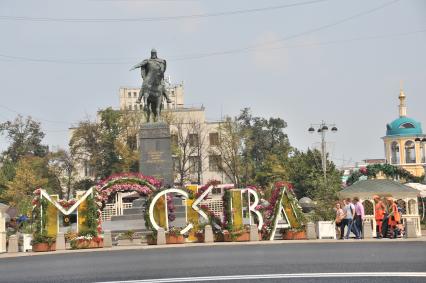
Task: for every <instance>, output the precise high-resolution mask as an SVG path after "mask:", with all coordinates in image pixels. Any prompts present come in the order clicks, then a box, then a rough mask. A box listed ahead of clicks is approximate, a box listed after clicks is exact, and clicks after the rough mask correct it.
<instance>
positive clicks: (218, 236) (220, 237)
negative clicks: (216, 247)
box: [213, 234, 225, 242]
mask: <svg viewBox="0 0 426 283" xmlns="http://www.w3.org/2000/svg"><path fill="white" fill-rule="evenodd" d="M213 239H214V241H215V242H224V241H225V239H224V235H223V234H213Z"/></svg>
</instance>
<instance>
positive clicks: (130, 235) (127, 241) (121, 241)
mask: <svg viewBox="0 0 426 283" xmlns="http://www.w3.org/2000/svg"><path fill="white" fill-rule="evenodd" d="M135 234H136V233H135V231H134V230H127V231H126V232H124V233H123V234H120V236H119V238H118V245H119V246H131V245H133V240H134V239H135Z"/></svg>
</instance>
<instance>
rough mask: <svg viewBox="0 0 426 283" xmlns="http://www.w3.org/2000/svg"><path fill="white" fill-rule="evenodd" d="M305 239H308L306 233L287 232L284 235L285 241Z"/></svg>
mask: <svg viewBox="0 0 426 283" xmlns="http://www.w3.org/2000/svg"><path fill="white" fill-rule="evenodd" d="M305 239H306V232H305V231H292V230H286V231H285V232H284V233H283V240H305Z"/></svg>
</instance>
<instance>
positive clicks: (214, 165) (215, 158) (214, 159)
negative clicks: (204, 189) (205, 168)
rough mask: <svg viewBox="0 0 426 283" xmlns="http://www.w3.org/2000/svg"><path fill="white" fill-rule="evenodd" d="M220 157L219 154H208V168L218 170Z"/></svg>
mask: <svg viewBox="0 0 426 283" xmlns="http://www.w3.org/2000/svg"><path fill="white" fill-rule="evenodd" d="M221 163H222V158H221V156H220V155H210V156H209V170H210V171H216V172H217V171H220V168H221V165H222V164H221Z"/></svg>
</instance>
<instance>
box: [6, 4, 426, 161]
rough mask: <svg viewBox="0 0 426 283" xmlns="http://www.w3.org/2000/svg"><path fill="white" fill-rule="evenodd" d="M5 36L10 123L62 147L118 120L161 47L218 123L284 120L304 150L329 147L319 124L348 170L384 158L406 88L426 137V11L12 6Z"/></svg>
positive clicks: (425, 7) (417, 7)
mask: <svg viewBox="0 0 426 283" xmlns="http://www.w3.org/2000/svg"><path fill="white" fill-rule="evenodd" d="M229 12H233V13H229ZM181 16H184V17H181ZM186 16H191V17H186ZM0 35H1V41H0V42H1V44H0V93H1V100H0V121H5V120H7V119H12V118H14V117H15V116H16V114H17V112H19V113H22V114H23V115H31V116H33V117H34V118H35V119H38V120H39V121H41V122H42V126H43V130H44V131H45V132H46V138H45V143H47V144H49V145H50V146H60V147H63V148H65V147H67V144H68V140H69V136H68V131H67V129H68V127H70V126H71V125H72V124H75V123H76V122H78V121H79V120H81V119H83V118H85V117H87V116H90V117H92V118H93V117H95V114H96V111H97V110H98V109H101V108H105V107H109V106H113V107H115V108H118V106H119V99H118V89H119V87H121V86H140V84H141V81H140V74H139V72H138V71H133V72H129V69H130V67H131V66H132V65H133V64H135V63H137V62H139V61H140V60H142V59H144V58H147V57H148V56H149V53H150V50H151V48H153V47H155V48H156V49H157V50H158V55H159V57H161V58H164V59H166V60H167V61H168V71H167V73H168V75H170V76H171V78H172V80H173V81H174V82H180V81H183V82H184V84H185V102H186V103H187V104H189V105H201V104H203V105H204V106H205V107H206V111H207V117H208V119H210V120H218V119H220V117H221V115H236V114H238V112H239V110H240V109H242V108H244V107H250V108H251V109H252V111H253V113H254V114H255V115H259V116H263V117H270V116H274V117H281V118H282V119H284V120H285V121H286V122H287V123H288V128H287V129H286V132H287V133H288V135H289V138H290V143H291V144H292V145H293V146H295V147H297V148H299V149H302V150H305V149H307V148H308V147H312V146H314V145H315V143H317V142H318V141H319V136H318V135H317V134H314V135H310V134H309V133H308V132H307V129H308V128H309V126H310V124H311V123H319V122H321V120H325V121H326V122H328V123H335V124H336V125H337V127H338V128H339V131H338V132H337V133H336V134H331V133H330V134H328V135H327V140H328V141H329V142H330V146H329V150H330V153H331V156H332V158H333V159H334V161H335V162H336V163H337V164H347V163H350V162H354V161H359V160H362V159H365V158H383V157H384V150H383V142H382V140H381V139H380V138H381V137H382V136H383V135H384V134H385V129H386V123H388V122H390V121H392V120H393V119H395V118H397V116H398V108H397V105H398V99H397V97H398V93H399V84H400V81H401V80H403V85H404V90H405V93H406V95H407V103H408V116H410V117H413V118H415V119H417V120H419V121H420V122H423V126H424V127H426V124H425V123H426V111H425V106H426V55H425V54H426V53H425V50H426V1H424V0H401V1H394V0H356V1H355V0H323V1H320V0H317V1H315V0H298V1H296V0H275V1H274V0H270V1H266V0H264V1H259V0H258V1H249V0H235V1H230V0H152V1H150V0H92V1H91V0H74V1H65V0H52V1H47V0H38V1H35V0H34V1H29V0H28V1H25V0H21V1H17V0H1V1H0ZM6 146H7V144H6V143H5V141H4V140H3V141H2V145H1V147H0V149H4V148H5V147H6ZM342 159H344V160H345V161H343V160H342Z"/></svg>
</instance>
